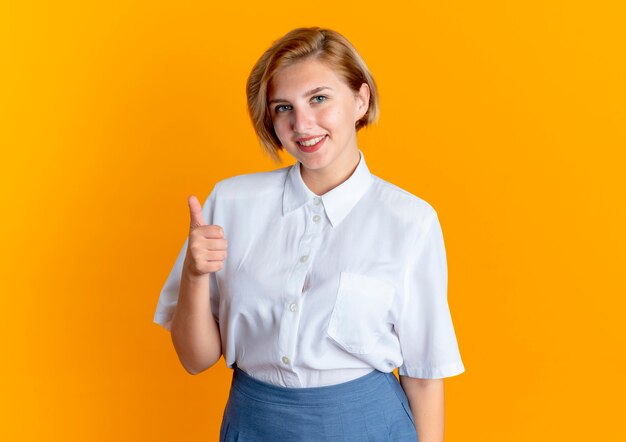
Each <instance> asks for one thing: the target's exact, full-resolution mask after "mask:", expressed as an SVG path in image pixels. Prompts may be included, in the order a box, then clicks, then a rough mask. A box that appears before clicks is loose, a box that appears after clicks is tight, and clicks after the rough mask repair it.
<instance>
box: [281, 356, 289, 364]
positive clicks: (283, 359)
mask: <svg viewBox="0 0 626 442" xmlns="http://www.w3.org/2000/svg"><path fill="white" fill-rule="evenodd" d="M282 361H283V364H289V358H288V357H287V356H283V358H282Z"/></svg>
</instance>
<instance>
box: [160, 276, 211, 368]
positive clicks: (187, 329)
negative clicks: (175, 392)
mask: <svg viewBox="0 0 626 442" xmlns="http://www.w3.org/2000/svg"><path fill="white" fill-rule="evenodd" d="M171 332H172V333H171V334H172V342H173V344H174V348H175V349H176V353H178V358H179V359H180V362H181V363H182V365H183V367H185V370H187V372H189V373H190V374H198V373H201V372H203V371H204V370H207V369H208V368H211V367H212V366H213V365H215V363H216V362H217V361H218V360H219V358H220V357H221V356H222V342H221V338H220V331H219V328H218V326H217V323H216V322H215V319H213V315H212V314H211V307H210V293H209V275H208V274H205V275H200V276H194V275H193V274H192V273H191V272H190V271H188V270H187V266H186V265H184V266H183V272H182V276H181V280H180V291H179V298H178V305H177V306H176V310H175V311H174V316H173V318H172V330H171Z"/></svg>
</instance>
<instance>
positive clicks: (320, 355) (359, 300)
mask: <svg viewBox="0 0 626 442" xmlns="http://www.w3.org/2000/svg"><path fill="white" fill-rule="evenodd" d="M359 153H360V162H359V164H358V166H357V168H356V170H355V171H354V173H353V174H352V175H351V176H350V177H349V178H348V179H347V180H346V181H345V182H343V183H342V184H340V185H339V186H337V187H335V188H334V189H332V190H330V191H328V192H327V193H325V194H324V195H321V196H318V195H316V194H314V193H313V192H312V191H311V190H310V189H309V188H308V187H307V186H306V184H305V183H304V181H303V180H302V176H301V175H300V163H299V162H297V163H296V164H294V165H292V166H288V167H284V168H280V169H276V170H273V171H270V172H259V173H251V174H245V175H239V176H234V177H231V178H227V179H224V180H222V181H219V182H218V183H217V184H216V185H215V186H214V187H213V190H212V192H211V194H210V195H209V196H208V197H207V199H206V201H205V202H204V205H203V208H202V214H203V215H204V219H205V220H206V221H207V223H208V224H217V225H219V226H221V227H222V228H223V229H224V237H225V238H226V239H227V240H228V257H227V258H226V260H225V261H224V267H223V268H222V269H221V270H219V271H217V272H215V273H210V274H209V275H208V277H209V282H210V292H211V293H210V299H211V303H210V304H211V310H212V314H213V317H214V318H215V320H216V321H218V323H219V330H220V334H221V340H222V351H223V354H224V358H225V361H226V364H227V366H228V367H229V368H232V366H233V363H237V366H238V367H239V368H241V369H242V370H243V371H245V372H246V373H248V374H250V375H251V376H253V377H255V378H257V379H259V380H262V381H265V382H268V383H271V384H274V385H280V386H285V387H318V386H325V385H332V384H336V383H340V382H346V381H349V380H352V379H355V378H357V377H359V376H363V375H365V374H366V373H369V372H371V371H372V370H373V369H374V368H376V369H378V370H380V371H383V372H391V371H392V370H394V369H395V368H396V367H399V370H398V372H399V374H400V375H404V376H410V377H415V378H444V377H448V376H454V375H458V374H460V373H462V372H464V371H465V368H464V366H463V362H462V361H461V356H460V353H459V348H458V345H457V341H456V336H455V333H454V328H453V325H452V319H451V315H450V311H449V307H448V301H447V282H448V281H447V278H448V275H447V265H446V252H445V248H444V242H443V236H442V231H441V227H440V224H439V221H438V218H437V214H436V212H435V210H434V209H433V208H432V207H431V206H430V205H429V204H428V203H427V202H426V201H424V200H422V199H420V198H418V197H417V196H415V195H413V194H411V193H409V192H407V191H405V190H403V189H401V188H399V187H397V186H395V185H393V184H391V183H389V182H387V181H384V180H382V179H381V178H378V177H376V176H375V175H372V174H371V173H370V171H369V169H368V167H367V165H366V164H365V158H364V156H363V152H361V151H360V150H359ZM187 244H188V239H187V241H185V243H184V245H183V247H182V249H181V250H180V253H179V254H178V257H177V259H176V262H175V263H174V266H173V268H172V270H171V272H170V274H169V276H168V278H167V281H166V282H165V285H164V286H163V289H162V290H161V294H160V298H159V301H158V304H157V308H156V312H155V315H154V322H156V323H157V324H160V325H162V326H163V327H165V328H166V329H167V330H170V322H171V319H172V315H173V313H174V310H175V308H176V302H177V299H178V289H179V285H180V277H181V271H182V265H183V261H184V258H185V253H186V249H187Z"/></svg>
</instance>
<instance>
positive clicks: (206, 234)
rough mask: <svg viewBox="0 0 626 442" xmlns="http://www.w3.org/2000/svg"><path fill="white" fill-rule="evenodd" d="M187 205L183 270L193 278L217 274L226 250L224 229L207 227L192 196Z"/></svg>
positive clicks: (212, 226) (200, 209)
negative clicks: (187, 239) (185, 249)
mask: <svg viewBox="0 0 626 442" xmlns="http://www.w3.org/2000/svg"><path fill="white" fill-rule="evenodd" d="M188 203H189V214H190V217H191V223H190V226H189V243H188V245H187V255H186V257H185V263H184V264H183V269H184V270H185V271H187V272H189V273H191V274H192V275H194V276H202V275H205V274H207V273H213V272H217V271H218V270H220V269H222V268H223V267H224V260H225V259H226V249H227V248H228V241H226V239H225V238H224V229H222V228H221V227H220V226H217V225H207V223H206V221H205V220H204V217H203V216H202V206H201V205H200V202H199V201H198V198H196V197H195V196H194V195H191V196H190V197H189V198H188Z"/></svg>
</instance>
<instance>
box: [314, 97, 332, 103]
mask: <svg viewBox="0 0 626 442" xmlns="http://www.w3.org/2000/svg"><path fill="white" fill-rule="evenodd" d="M316 98H323V100H321V101H326V99H327V98H328V97H327V96H326V95H316V96H315V97H313V99H314V100H315V99H316ZM318 103H319V101H318Z"/></svg>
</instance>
